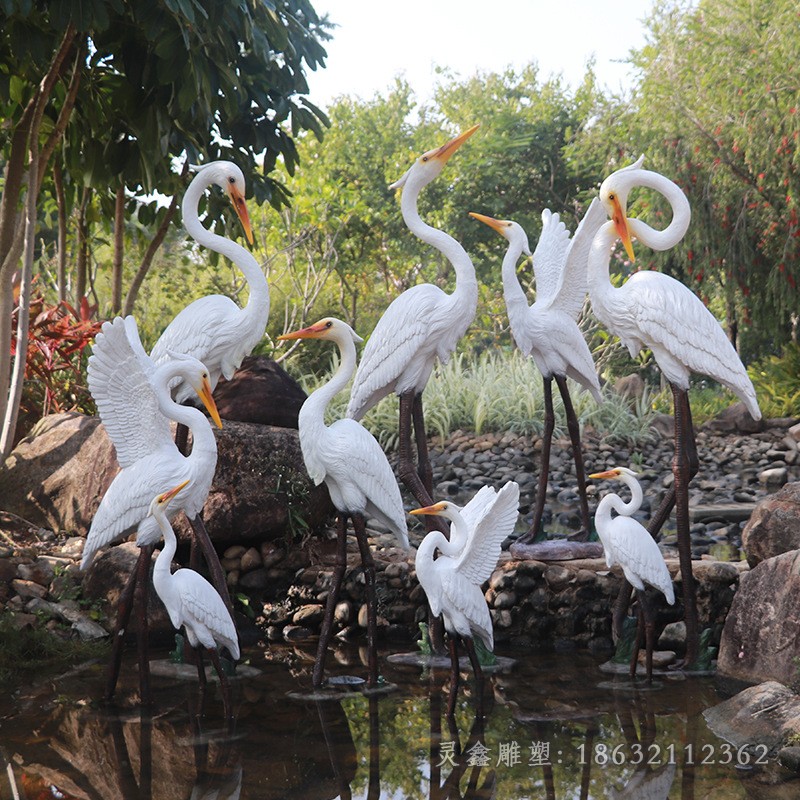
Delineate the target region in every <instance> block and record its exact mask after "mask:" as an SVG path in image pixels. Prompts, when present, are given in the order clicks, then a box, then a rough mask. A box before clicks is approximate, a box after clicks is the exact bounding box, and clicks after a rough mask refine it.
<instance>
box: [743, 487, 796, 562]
mask: <svg viewBox="0 0 800 800" xmlns="http://www.w3.org/2000/svg"><path fill="white" fill-rule="evenodd" d="M742 548H743V549H744V551H745V552H746V553H747V561H748V563H749V564H750V566H751V567H754V566H755V565H756V564H758V563H759V562H761V561H764V560H765V559H768V558H772V557H773V556H777V555H780V554H781V553H786V552H789V551H790V550H796V549H798V548H800V482H795V483H789V484H786V486H784V487H783V488H782V489H780V490H779V491H777V492H776V493H775V494H773V495H770V496H769V497H767V498H765V499H764V500H762V501H761V502H760V503H758V504H757V505H756V508H755V511H753V514H752V515H751V517H750V520H749V522H748V523H747V525H746V526H745V528H744V530H743V531H742Z"/></svg>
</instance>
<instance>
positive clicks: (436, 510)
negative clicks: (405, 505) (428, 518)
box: [408, 500, 446, 516]
mask: <svg viewBox="0 0 800 800" xmlns="http://www.w3.org/2000/svg"><path fill="white" fill-rule="evenodd" d="M445 505H446V503H445V501H444V500H441V501H440V502H438V503H434V504H433V505H432V506H425V508H415V509H414V510H413V511H409V512H408V513H409V514H414V516H416V515H417V514H432V515H433V516H436V515H437V514H440V513H441V512H442V509H443V508H444V507H445Z"/></svg>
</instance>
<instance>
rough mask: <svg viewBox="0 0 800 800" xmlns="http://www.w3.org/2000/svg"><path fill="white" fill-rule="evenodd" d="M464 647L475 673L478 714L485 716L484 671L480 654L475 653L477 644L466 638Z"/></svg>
mask: <svg viewBox="0 0 800 800" xmlns="http://www.w3.org/2000/svg"><path fill="white" fill-rule="evenodd" d="M463 642H464V647H465V648H466V650H467V655H468V656H469V663H470V664H472V671H473V672H474V673H475V692H476V694H477V695H478V697H477V709H476V713H477V714H478V716H479V717H482V716H483V670H482V669H481V662H480V661H478V654H477V653H476V652H475V643H474V642H473V641H472V639H469V638H465V639H464V640H463Z"/></svg>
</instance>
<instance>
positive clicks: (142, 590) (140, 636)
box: [133, 545, 153, 706]
mask: <svg viewBox="0 0 800 800" xmlns="http://www.w3.org/2000/svg"><path fill="white" fill-rule="evenodd" d="M142 549H143V550H144V549H147V551H148V552H147V558H145V559H143V558H142V557H141V554H140V557H139V561H138V562H137V564H136V570H137V572H138V573H139V574H138V576H137V579H136V590H135V591H134V597H133V604H134V606H135V607H136V642H137V649H138V651H139V694H140V697H141V700H142V705H146V706H149V705H150V703H151V701H152V697H151V695H150V643H149V641H148V634H149V630H148V625H147V601H148V599H149V595H150V556H152V554H153V546H152V545H150V546H148V547H147V548H142Z"/></svg>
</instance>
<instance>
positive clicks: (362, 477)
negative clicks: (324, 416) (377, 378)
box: [324, 419, 408, 548]
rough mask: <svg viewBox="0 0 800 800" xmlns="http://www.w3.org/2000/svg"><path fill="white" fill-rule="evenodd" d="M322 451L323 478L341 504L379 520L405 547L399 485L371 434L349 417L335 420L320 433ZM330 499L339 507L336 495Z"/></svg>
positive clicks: (405, 534)
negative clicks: (322, 435) (338, 496)
mask: <svg viewBox="0 0 800 800" xmlns="http://www.w3.org/2000/svg"><path fill="white" fill-rule="evenodd" d="M324 451H325V464H324V469H325V476H324V480H325V481H326V483H327V484H328V487H329V490H331V492H332V494H334V493H337V492H339V493H340V494H341V502H342V503H343V505H342V506H341V508H344V509H346V510H348V511H358V512H361V513H363V514H364V515H365V516H366V517H367V518H371V519H377V520H379V521H380V522H382V523H383V524H384V525H386V526H387V527H389V529H390V530H391V531H392V532H393V533H394V534H395V535H396V536H397V537H398V539H399V540H400V542H401V543H402V545H403V547H406V548H407V547H408V529H407V526H406V518H405V511H404V509H403V498H402V496H401V494H400V487H399V486H398V485H397V478H396V477H395V475H394V472H393V471H392V468H391V466H390V464H389V462H388V461H387V460H386V455H385V453H384V452H383V450H382V449H381V446H380V445H379V444H378V441H377V440H376V439H375V437H374V436H373V435H372V434H371V433H370V432H369V431H368V430H367V429H366V428H364V427H363V426H362V425H361V423H359V422H356V421H355V420H353V419H341V420H337V421H336V422H334V423H333V424H332V425H331V426H330V427H328V428H327V429H326V431H325V433H324ZM331 482H333V486H332V485H331ZM331 499H332V501H333V503H334V505H335V506H337V508H339V505H338V503H337V499H336V498H334V497H333V496H332V497H331Z"/></svg>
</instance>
